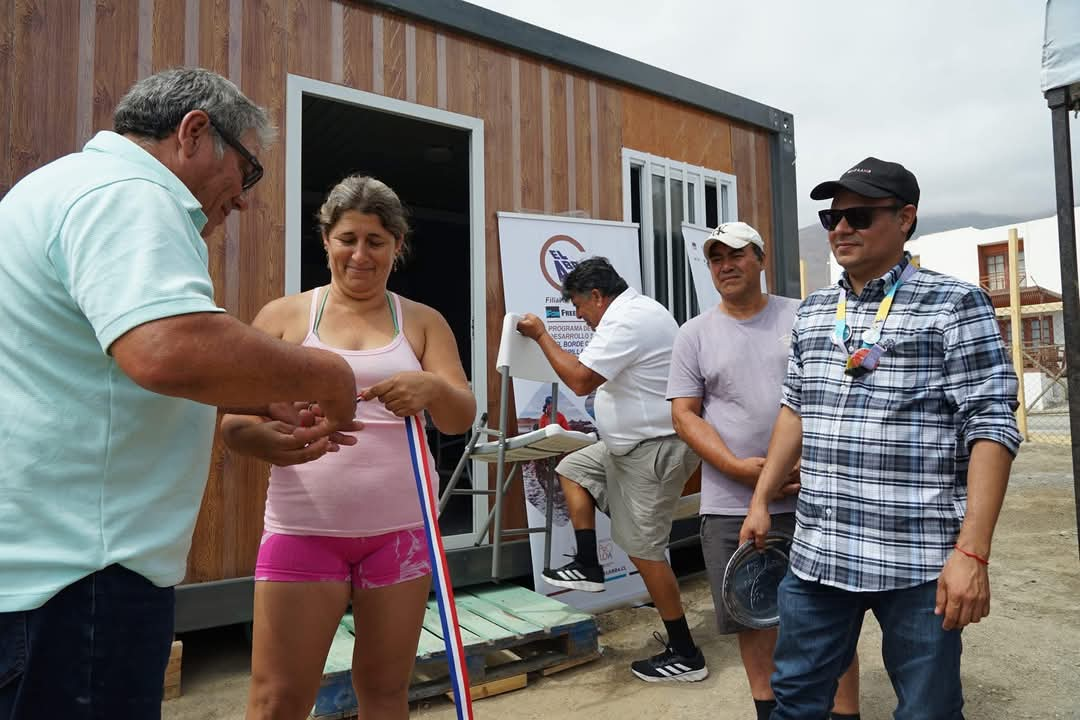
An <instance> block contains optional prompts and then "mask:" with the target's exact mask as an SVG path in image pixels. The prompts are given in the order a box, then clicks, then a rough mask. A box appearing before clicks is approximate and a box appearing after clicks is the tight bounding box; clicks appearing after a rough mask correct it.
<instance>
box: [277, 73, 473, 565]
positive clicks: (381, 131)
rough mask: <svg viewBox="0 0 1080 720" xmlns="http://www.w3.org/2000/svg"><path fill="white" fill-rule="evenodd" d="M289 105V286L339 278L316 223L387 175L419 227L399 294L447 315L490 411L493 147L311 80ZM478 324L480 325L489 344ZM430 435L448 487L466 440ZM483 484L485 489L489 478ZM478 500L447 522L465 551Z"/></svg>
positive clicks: (459, 128) (467, 499) (455, 127)
mask: <svg viewBox="0 0 1080 720" xmlns="http://www.w3.org/2000/svg"><path fill="white" fill-rule="evenodd" d="M294 91H296V92H294ZM288 102H289V105H288V108H287V112H288V139H287V143H288V148H287V154H288V159H287V169H286V174H287V192H286V194H287V204H288V213H289V215H288V217H287V225H288V228H287V236H288V239H289V242H288V243H287V245H288V248H287V256H288V263H287V264H288V266H289V269H290V270H291V272H289V271H287V273H286V276H287V277H286V285H287V291H288V292H300V291H304V290H308V289H310V288H313V287H318V286H321V285H325V284H326V283H328V282H329V280H330V271H329V270H328V269H327V267H326V256H325V252H324V250H323V247H322V242H321V237H320V233H319V227H318V222H317V220H316V213H317V212H318V209H319V207H320V205H321V204H322V201H323V199H324V198H325V196H326V193H327V192H328V191H329V190H330V188H332V187H333V186H334V185H335V184H336V183H337V182H338V181H339V180H341V179H342V178H343V177H345V176H346V175H349V174H353V173H362V174H365V175H370V176H373V177H376V178H378V179H380V180H382V181H383V182H385V183H386V184H387V185H389V186H390V187H391V188H393V189H394V191H395V192H397V194H398V196H399V197H400V198H401V200H402V202H403V203H404V205H405V206H406V208H408V210H409V213H410V218H409V224H410V226H411V232H410V234H409V237H408V242H409V244H410V246H411V252H410V253H409V257H408V258H407V259H406V260H405V262H404V263H403V264H402V265H401V266H400V267H399V268H397V269H395V270H394V271H393V273H391V275H390V281H389V288H390V290H391V291H393V292H396V293H399V294H401V295H403V296H405V297H407V298H410V299H412V300H416V301H418V302H422V303H424V304H426V305H430V306H431V307H433V308H435V309H436V310H438V311H439V312H441V313H442V314H443V316H444V317H445V318H446V320H447V322H448V323H449V324H450V328H451V329H452V330H453V332H454V336H455V338H456V340H457V344H458V350H459V352H460V354H461V360H462V365H463V366H464V368H465V372H466V374H467V375H468V376H469V380H470V382H472V384H473V387H474V389H475V390H476V391H477V400H478V404H479V405H480V406H481V407H482V406H483V404H484V398H483V388H484V386H485V382H484V377H485V375H484V373H485V372H486V371H485V369H484V353H485V348H484V346H483V344H482V338H483V335H484V333H483V330H482V329H483V328H484V327H485V323H486V315H485V310H484V304H483V295H484V292H483V282H484V274H483V271H482V270H481V271H480V272H477V267H478V266H479V268H483V258H482V252H483V228H482V226H481V227H480V228H479V232H477V228H476V225H475V223H481V225H482V222H483V220H482V214H481V213H478V212H476V205H475V202H476V200H477V196H476V193H477V192H479V197H482V196H483V189H482V186H480V187H477V184H478V178H477V177H476V175H475V174H474V171H475V167H476V165H477V163H476V162H475V161H476V157H477V155H478V153H476V152H475V150H476V149H477V143H478V142H479V144H480V147H482V139H481V138H478V137H477V128H475V127H470V125H471V123H469V122H461V121H460V116H454V115H452V114H451V113H444V112H442V111H438V110H433V109H431V108H426V107H423V106H417V105H412V104H409V103H403V102H400V101H397V100H393V99H389V98H384V97H381V96H378V95H372V94H371V93H363V92H360V91H356V90H351V89H349V88H344V87H340V86H335V85H329V84H327V83H318V82H316V81H312V80H308V79H305V78H296V77H290V92H289V99H288ZM433 114H434V115H435V116H436V117H435V118H433V117H432V115H433ZM464 120H465V121H473V120H474V119H473V118H464ZM297 121H298V122H297ZM448 121H449V122H448ZM475 123H477V124H479V123H480V121H479V120H475ZM463 125H465V126H464V127H463ZM481 127H482V126H481ZM480 132H482V131H480ZM477 239H479V248H478V247H477V246H478V242H477ZM478 252H479V253H481V257H480V258H479V265H478V263H477V261H478V258H477V253H478ZM290 284H292V285H293V286H292V287H288V286H289V285H290ZM477 301H478V302H479V305H478V304H477ZM477 307H479V308H480V311H479V313H478V312H477ZM474 326H475V327H479V328H481V332H479V333H478V334H477V335H478V337H479V338H480V339H481V344H479V345H478V343H477V342H476V338H474V332H473V327H474ZM474 378H479V382H477V381H476V380H474ZM402 431H403V432H404V429H403V430H402ZM428 440H429V442H430V444H431V448H432V453H433V454H434V455H435V460H436V465H437V467H438V470H439V476H440V489H441V488H442V487H445V485H446V483H447V482H448V480H449V478H450V475H451V474H452V472H453V470H454V467H455V466H456V464H457V462H458V460H459V459H460V457H461V454H462V451H463V450H464V448H465V444H466V441H467V436H446V435H442V434H441V433H439V432H438V431H437V430H436V429H435V428H434V427H433V426H429V430H428ZM473 476H474V477H475V473H473ZM477 484H478V485H479V486H480V487H481V488H482V487H486V482H485V481H484V478H483V477H479V478H477ZM466 487H467V486H466ZM477 499H480V500H486V498H485V497H484V496H469V495H458V496H455V497H454V498H453V499H452V500H451V502H450V504H449V505H448V506H447V508H446V509H445V510H444V511H443V514H442V516H441V518H440V527H441V529H442V532H443V535H444V537H446V538H447V545H448V546H451V547H453V546H458V545H464V544H466V543H465V540H466V539H467V538H469V537H470V536H471V534H472V533H473V532H474V530H475V527H476V518H477V515H478V512H477V508H478V507H481V508H483V510H484V511H485V512H486V502H485V503H484V504H483V505H480V504H479V503H478V502H477ZM455 539H457V540H458V541H457V542H455Z"/></svg>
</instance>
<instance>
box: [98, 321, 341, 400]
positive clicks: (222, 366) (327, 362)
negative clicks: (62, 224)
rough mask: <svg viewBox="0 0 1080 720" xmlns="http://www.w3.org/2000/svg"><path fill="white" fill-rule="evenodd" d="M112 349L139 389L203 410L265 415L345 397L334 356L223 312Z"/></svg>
mask: <svg viewBox="0 0 1080 720" xmlns="http://www.w3.org/2000/svg"><path fill="white" fill-rule="evenodd" d="M110 350H111V352H112V353H113V356H114V357H115V358H116V361H117V363H118V364H120V366H121V369H123V370H124V372H126V373H127V374H128V375H129V376H130V377H131V378H132V379H133V380H134V381H135V382H137V383H138V384H140V385H142V386H143V387H146V388H147V389H149V390H153V391H154V392H158V393H161V394H163V395H173V396H176V397H185V398H188V399H191V400H195V401H197V402H201V403H205V404H207V405H216V406H219V407H227V408H233V409H237V410H247V411H251V410H264V406H265V405H266V404H269V403H271V402H280V401H288V400H315V399H319V398H320V397H326V396H327V395H330V394H334V393H336V392H346V391H347V390H346V389H345V387H344V386H345V380H347V379H348V378H347V377H345V376H344V374H343V372H342V367H341V363H344V362H345V361H344V360H343V359H342V358H340V357H339V356H337V355H334V354H333V353H330V352H327V351H321V350H315V349H313V348H304V347H301V346H298V345H294V344H292V343H287V342H284V341H282V340H278V339H277V338H273V337H270V336H269V335H267V334H266V333H263V332H261V331H259V330H256V329H254V328H252V327H250V326H248V325H245V324H243V323H241V322H239V321H238V320H236V319H234V318H231V317H229V316H227V315H223V314H207V313H198V314H192V315H180V316H176V317H172V318H165V319H164V320H158V321H154V322H150V323H146V324H144V325H140V326H139V327H137V328H135V329H133V330H132V331H130V332H129V333H127V334H126V335H124V336H123V337H121V338H120V339H119V340H117V341H116V342H115V343H113V346H112V348H111V349H110ZM339 386H340V387H339ZM353 390H354V391H355V388H354V389H353ZM260 414H261V413H260Z"/></svg>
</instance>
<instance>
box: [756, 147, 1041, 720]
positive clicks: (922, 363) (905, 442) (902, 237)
mask: <svg viewBox="0 0 1080 720" xmlns="http://www.w3.org/2000/svg"><path fill="white" fill-rule="evenodd" d="M810 197H811V198H813V199H815V200H824V199H828V198H831V199H832V206H831V207H830V208H829V209H827V210H822V211H821V212H820V216H821V221H822V224H823V225H824V226H825V228H826V229H827V230H828V231H829V243H830V245H831V246H832V251H833V255H834V256H835V257H836V260H837V262H838V263H839V264H840V265H841V266H842V267H843V268H844V273H843V277H842V278H841V280H840V282H839V284H838V285H836V286H833V287H830V288H824V289H821V290H818V291H817V292H815V293H813V294H812V295H811V296H810V297H808V298H807V299H806V300H805V301H804V302H803V304H802V305H801V306H800V308H799V312H798V316H797V318H796V321H795V327H794V329H793V331H792V345H791V353H790V356H789V359H788V369H787V377H786V379H785V382H784V391H783V399H782V401H781V402H782V407H781V410H780V415H779V417H778V418H777V421H776V426H775V428H774V430H773V435H772V439H771V441H770V444H769V451H768V454H767V457H766V461H765V467H764V468H763V469H762V471H761V475H760V477H759V479H758V484H757V488H756V490H755V492H754V496H753V499H752V500H751V505H750V512H749V514H748V515H747V518H746V521H745V522H744V523H743V527H742V531H741V533H740V539H741V540H743V541H746V540H749V539H754V540H755V541H756V543H757V544H758V546H759V547H764V542H765V536H766V533H767V532H768V531H769V527H770V518H769V513H768V501H769V499H770V498H771V497H772V496H773V495H774V494H775V492H776V490H777V489H779V488H780V487H782V486H783V484H784V483H785V482H786V481H787V474H788V471H789V469H790V468H791V467H792V466H793V465H794V464H795V462H796V461H797V460H799V459H800V456H801V468H800V470H801V483H802V488H801V491H800V493H799V499H798V504H797V506H796V528H795V542H794V544H793V546H792V552H791V558H790V567H789V571H788V573H787V575H786V576H785V578H784V580H783V581H782V582H781V584H780V630H779V637H778V639H777V644H776V651H775V655H774V661H775V664H776V672H775V673H774V674H773V678H772V687H773V692H774V694H775V696H776V703H777V706H776V709H775V711H774V712H773V714H772V718H773V720H792V719H794V718H798V719H799V720H820V719H822V718H826V717H828V712H829V707H830V704H831V702H832V697H833V693H834V692H835V691H836V687H837V678H839V677H840V675H841V673H842V672H843V671H844V669H845V668H846V667H847V665H848V663H850V661H851V658H852V657H853V655H854V653H855V647H856V643H857V641H858V638H859V632H860V629H861V626H862V620H863V616H864V614H865V612H866V611H867V610H871V611H873V613H874V615H875V616H876V617H877V620H878V623H879V625H880V626H881V630H882V657H883V659H884V662H885V668H886V670H887V671H888V673H889V678H890V680H891V681H892V683H893V687H894V689H895V690H896V694H897V697H898V707H897V709H896V714H895V717H896V718H898V720H908V719H910V718H925V719H928V720H929V719H937V718H940V719H949V720H954V719H958V718H962V717H963V714H962V708H963V694H962V691H961V685H960V650H961V641H960V633H961V629H962V628H964V627H965V626H966V625H968V624H969V623H973V622H979V621H980V620H981V619H982V618H984V617H986V615H987V614H988V613H989V611H990V581H989V576H988V574H987V566H988V564H989V558H990V545H991V539H992V536H993V531H994V525H995V524H996V522H997V517H998V513H999V512H1000V510H1001V504H1002V501H1003V499H1004V495H1005V488H1006V486H1007V484H1008V478H1009V470H1010V468H1011V465H1012V459H1013V457H1014V456H1015V454H1016V452H1017V450H1018V449H1019V445H1020V434H1019V432H1018V431H1017V427H1016V420H1015V417H1014V415H1013V413H1014V411H1015V409H1016V391H1017V380H1016V375H1015V373H1014V372H1013V369H1012V366H1011V364H1010V363H1009V361H1008V358H1007V357H1006V354H1005V349H1004V347H1003V345H1002V342H1001V336H1000V335H999V332H998V327H997V321H996V319H995V316H994V308H993V306H992V304H991V302H990V299H989V297H987V295H986V293H984V292H983V291H982V290H981V289H980V288H978V287H976V286H974V285H970V284H968V283H965V282H962V281H960V280H957V279H955V278H952V277H949V276H947V275H942V274H940V273H936V272H933V271H929V270H926V269H919V268H916V267H915V266H914V265H912V263H911V257H910V255H908V254H907V253H905V252H904V243H905V242H906V241H907V239H908V238H910V237H911V234H912V233H913V232H914V230H915V224H916V214H917V209H918V204H919V185H918V182H917V181H916V179H915V176H914V175H913V174H912V173H911V172H910V171H908V170H907V169H906V168H904V167H903V166H902V165H899V164H897V163H892V162H883V161H881V160H878V159H877V158H872V157H871V158H866V159H865V160H863V161H862V162H860V163H859V164H858V165H856V166H855V167H853V168H851V169H850V170H848V171H846V172H845V173H843V174H842V175H841V176H840V179H838V180H836V181H831V182H824V183H821V184H820V185H818V186H817V187H815V188H814V190H813V191H812V192H811V193H810Z"/></svg>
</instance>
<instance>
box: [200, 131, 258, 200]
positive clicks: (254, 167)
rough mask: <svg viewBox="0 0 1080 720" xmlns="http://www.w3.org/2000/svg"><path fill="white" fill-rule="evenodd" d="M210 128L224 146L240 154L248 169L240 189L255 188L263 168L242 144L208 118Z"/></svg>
mask: <svg viewBox="0 0 1080 720" xmlns="http://www.w3.org/2000/svg"><path fill="white" fill-rule="evenodd" d="M210 126H211V127H213V128H214V131H215V132H217V134H218V135H219V136H220V137H221V139H222V140H224V141H225V144H226V145H228V146H229V147H231V148H232V149H233V150H235V151H236V152H238V153H240V157H242V158H244V160H246V161H247V164H248V169H247V171H246V172H245V173H244V180H243V184H242V187H243V188H244V190H250V189H251V188H252V187H254V186H255V183H257V182H259V181H260V180H262V176H263V166H262V165H260V164H259V161H258V159H257V158H256V157H255V156H254V155H252V154H251V153H250V152H249V151H248V149H247V148H246V147H244V145H243V143H241V142H240V141H239V140H237V139H236V138H234V137H233V136H232V135H230V134H229V133H227V132H225V131H224V130H222V129H221V128H220V127H218V124H217V123H216V122H214V119H213V118H210Z"/></svg>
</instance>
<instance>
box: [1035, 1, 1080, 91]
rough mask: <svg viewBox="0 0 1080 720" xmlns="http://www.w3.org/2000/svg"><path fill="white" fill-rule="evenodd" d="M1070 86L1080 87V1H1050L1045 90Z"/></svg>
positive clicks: (1044, 72)
mask: <svg viewBox="0 0 1080 720" xmlns="http://www.w3.org/2000/svg"><path fill="white" fill-rule="evenodd" d="M1069 86H1073V89H1074V90H1075V89H1076V87H1075V86H1080V3H1078V2H1076V0H1047V3H1046V33H1045V36H1044V39H1043V57H1042V91H1043V92H1047V91H1048V90H1053V89H1054V88H1060V87H1069ZM1073 96H1074V97H1077V94H1076V93H1075V92H1074V93H1073Z"/></svg>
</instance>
